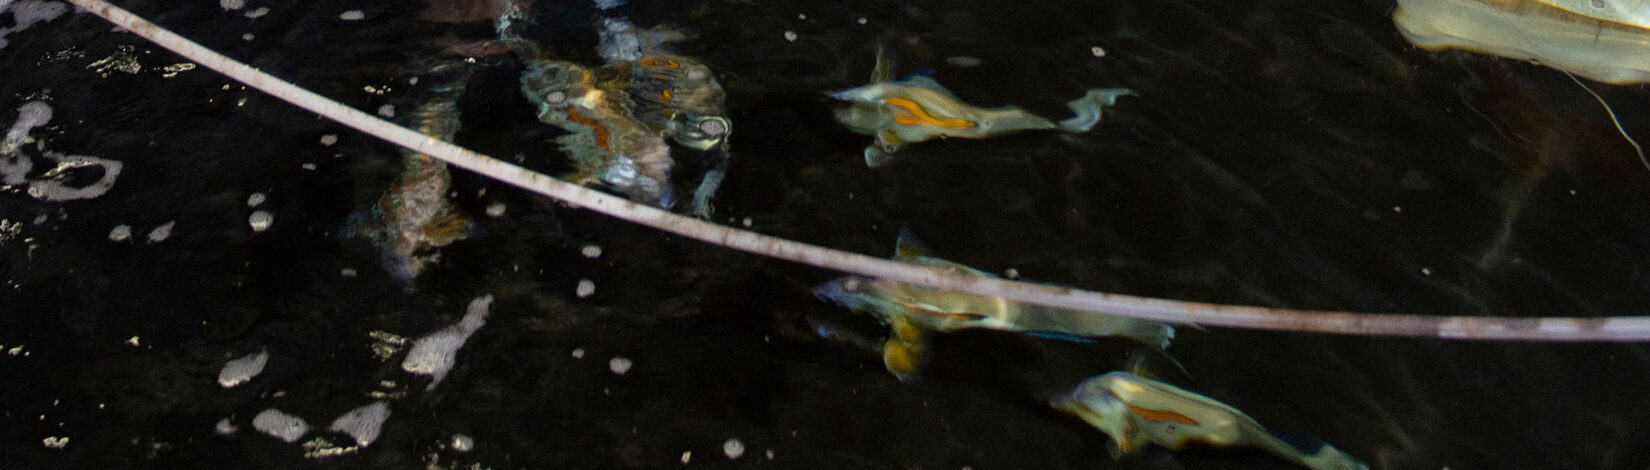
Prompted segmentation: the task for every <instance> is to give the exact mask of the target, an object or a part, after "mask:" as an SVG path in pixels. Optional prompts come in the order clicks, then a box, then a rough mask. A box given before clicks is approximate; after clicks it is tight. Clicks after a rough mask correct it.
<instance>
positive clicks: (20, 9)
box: [0, 0, 69, 49]
mask: <svg viewBox="0 0 1650 470" xmlns="http://www.w3.org/2000/svg"><path fill="white" fill-rule="evenodd" d="M6 11H10V12H11V15H12V23H13V25H12V26H11V27H9V28H0V49H5V48H6V45H7V44H10V43H9V42H7V41H6V36H7V35H10V34H11V33H15V32H18V31H22V30H25V29H29V27H30V26H34V25H35V23H40V22H43V21H51V20H55V19H57V17H59V16H63V14H64V13H68V12H69V6H68V5H67V4H63V3H60V2H43V1H36V0H17V1H10V0H4V1H0V13H4V12H6Z"/></svg>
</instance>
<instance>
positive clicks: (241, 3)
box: [218, 0, 246, 10]
mask: <svg viewBox="0 0 1650 470" xmlns="http://www.w3.org/2000/svg"><path fill="white" fill-rule="evenodd" d="M218 6H219V7H221V8H223V9H225V10H239V9H242V8H246V0H218Z"/></svg>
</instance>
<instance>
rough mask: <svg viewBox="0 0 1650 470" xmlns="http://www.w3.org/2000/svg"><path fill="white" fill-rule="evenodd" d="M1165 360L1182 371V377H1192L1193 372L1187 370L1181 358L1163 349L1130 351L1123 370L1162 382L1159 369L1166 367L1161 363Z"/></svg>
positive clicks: (1174, 368) (1175, 368)
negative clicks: (1176, 357)
mask: <svg viewBox="0 0 1650 470" xmlns="http://www.w3.org/2000/svg"><path fill="white" fill-rule="evenodd" d="M1163 362H1167V363H1168V364H1169V366H1172V368H1173V370H1177V371H1180V375H1181V376H1182V377H1184V378H1187V379H1190V378H1192V373H1191V372H1189V371H1187V370H1186V366H1185V365H1184V364H1181V363H1180V360H1178V359H1175V358H1174V357H1173V356H1170V355H1169V354H1168V353H1166V352H1163V351H1151V352H1146V351H1138V350H1137V351H1134V352H1131V353H1129V359H1128V365H1126V366H1124V367H1123V370H1124V371H1125V372H1128V373H1130V374H1134V376H1136V377H1140V378H1143V379H1147V380H1157V381H1159V382H1161V381H1162V380H1161V379H1162V378H1163V374H1161V373H1158V371H1161V370H1164V369H1165V367H1163V366H1161V365H1160V364H1161V363H1163Z"/></svg>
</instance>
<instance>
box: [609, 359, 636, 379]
mask: <svg viewBox="0 0 1650 470" xmlns="http://www.w3.org/2000/svg"><path fill="white" fill-rule="evenodd" d="M633 365H635V363H633V362H630V359H626V358H625V357H624V356H615V357H614V358H613V359H612V360H610V361H607V368H608V370H611V371H613V373H614V374H618V375H624V374H625V372H630V366H633Z"/></svg>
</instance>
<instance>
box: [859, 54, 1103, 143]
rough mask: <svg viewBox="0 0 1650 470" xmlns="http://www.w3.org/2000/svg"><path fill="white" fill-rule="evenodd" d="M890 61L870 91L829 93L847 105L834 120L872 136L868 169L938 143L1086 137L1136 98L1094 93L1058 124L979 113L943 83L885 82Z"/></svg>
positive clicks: (995, 111) (1005, 111) (1008, 112)
mask: <svg viewBox="0 0 1650 470" xmlns="http://www.w3.org/2000/svg"><path fill="white" fill-rule="evenodd" d="M886 64H887V61H886V59H885V58H884V57H883V56H882V54H881V53H880V52H879V54H878V67H877V71H876V72H874V73H873V77H872V83H871V84H870V85H866V86H862V87H859V88H853V89H848V90H842V91H837V92H832V93H830V96H831V97H832V98H836V99H839V100H843V101H847V102H848V103H849V105H848V106H846V107H843V108H841V109H838V110H837V112H836V118H837V120H838V121H840V122H842V124H843V125H845V126H847V127H848V129H850V130H853V131H854V132H858V133H861V134H866V135H871V136H874V137H875V138H876V142H875V143H873V144H872V145H871V146H869V147H866V148H865V164H866V165H869V166H870V167H872V168H876V167H879V166H882V165H886V164H888V162H889V161H890V160H892V159H893V156H894V152H897V151H899V149H900V148H902V147H904V146H906V145H907V144H912V143H917V142H922V141H925V140H929V139H935V138H947V137H960V138H965V139H983V138H986V137H990V136H995V135H1000V134H1006V133H1010V132H1017V131H1027V130H1042V129H1053V130H1060V131H1065V132H1088V131H1089V130H1090V129H1093V128H1094V125H1095V124H1097V123H1099V122H1100V108H1101V107H1102V106H1110V105H1113V104H1116V102H1117V98H1118V97H1120V96H1128V95H1133V94H1134V92H1132V91H1129V90H1128V89H1124V88H1096V89H1092V90H1089V91H1088V93H1086V94H1084V95H1083V96H1082V97H1081V98H1077V99H1075V100H1072V101H1070V102H1069V103H1066V106H1067V107H1069V108H1071V110H1072V112H1073V113H1075V114H1076V115H1075V116H1073V117H1071V118H1069V119H1066V120H1063V121H1060V122H1054V121H1051V120H1049V119H1048V118H1045V117H1042V116H1038V115H1036V114H1032V113H1030V112H1027V111H1026V110H1024V109H1020V108H1019V107H1015V106H1007V107H1001V108H980V107H976V106H973V105H970V104H968V103H964V102H963V101H962V100H961V99H958V98H957V96H956V95H953V94H951V91H949V90H946V89H945V87H943V86H940V84H939V82H936V81H934V79H932V78H928V77H924V76H912V77H909V78H906V79H904V80H900V81H896V82H891V81H887V75H888V72H887V66H886Z"/></svg>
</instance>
